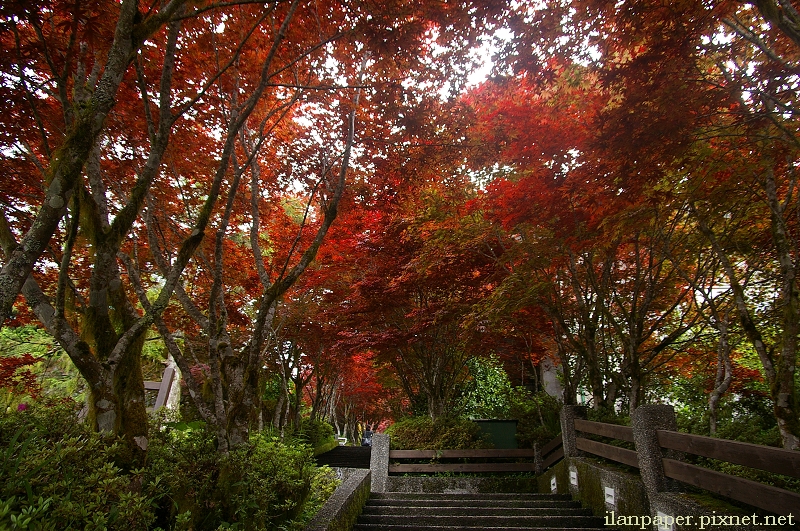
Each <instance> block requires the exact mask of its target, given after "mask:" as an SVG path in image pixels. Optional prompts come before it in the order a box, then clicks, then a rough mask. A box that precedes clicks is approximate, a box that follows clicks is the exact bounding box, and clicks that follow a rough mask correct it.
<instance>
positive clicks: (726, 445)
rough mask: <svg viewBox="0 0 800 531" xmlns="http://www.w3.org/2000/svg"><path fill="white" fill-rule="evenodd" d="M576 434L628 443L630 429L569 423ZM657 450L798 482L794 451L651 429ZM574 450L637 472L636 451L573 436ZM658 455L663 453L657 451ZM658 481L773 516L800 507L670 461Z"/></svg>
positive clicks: (799, 499)
mask: <svg viewBox="0 0 800 531" xmlns="http://www.w3.org/2000/svg"><path fill="white" fill-rule="evenodd" d="M575 430H576V432H582V433H589V434H593V435H600V436H603V437H608V438H611V439H616V440H620V441H627V442H633V441H634V438H633V429H632V428H630V427H627V426H617V425H614V424H604V423H600V422H590V421H587V420H583V419H576V420H575ZM656 435H657V438H658V443H659V447H660V448H661V449H662V450H677V451H679V452H683V453H684V454H692V455H697V456H701V457H707V458H711V459H717V460H719V461H725V462H728V463H734V464H739V465H744V466H747V467H750V468H755V469H759V470H764V471H767V472H772V473H775V474H783V475H787V476H792V477H796V478H800V452H797V451H792V450H783V449H781V448H772V447H769V446H762V445H758V444H749V443H742V442H738V441H728V440H725V439H715V438H713V437H704V436H701V435H691V434H687V433H679V432H676V431H669V430H656ZM575 442H576V444H575V447H576V448H577V449H578V450H581V451H583V452H586V453H589V454H592V455H596V456H599V457H602V458H605V459H609V460H611V461H614V462H617V463H623V464H625V465H628V466H632V467H636V468H638V467H639V462H638V455H637V453H636V451H634V450H630V449H627V448H622V447H619V446H614V445H611V444H606V443H603V442H599V441H594V440H591V439H586V438H583V437H579V436H578V437H576V440H575ZM662 453H663V452H662ZM662 465H663V468H664V476H665V477H668V478H672V479H675V480H678V481H681V482H683V483H686V484H689V485H692V486H695V487H699V488H702V489H705V490H707V491H710V492H714V493H716V494H721V495H723V496H725V497H727V498H730V499H733V500H737V501H740V502H744V503H746V504H749V505H751V506H753V507H758V508H760V509H764V510H766V511H770V512H774V513H777V514H789V513H790V511H792V510H794V511H796V510H797V509H798V508H799V507H800V494H797V493H795V492H791V491H788V490H784V489H780V488H777V487H773V486H770V485H765V484H763V483H759V482H757V481H752V480H749V479H744V478H740V477H738V476H733V475H731V474H725V473H722V472H716V471H714V470H710V469H708V468H704V467H701V466H697V465H692V464H689V463H685V462H683V461H679V460H676V459H668V458H663V459H662Z"/></svg>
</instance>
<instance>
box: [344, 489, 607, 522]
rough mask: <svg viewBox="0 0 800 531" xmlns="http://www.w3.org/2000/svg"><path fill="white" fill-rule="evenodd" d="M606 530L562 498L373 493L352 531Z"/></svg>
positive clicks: (580, 509)
mask: <svg viewBox="0 0 800 531" xmlns="http://www.w3.org/2000/svg"><path fill="white" fill-rule="evenodd" d="M412 529H419V530H425V529H450V530H460V531H505V530H509V531H511V530H515V531H524V530H531V531H533V530H538V531H544V530H554V531H570V530H576V531H577V530H580V531H589V530H598V531H599V530H603V531H610V530H609V528H607V527H604V525H603V519H602V518H597V517H595V516H592V512H591V510H589V509H582V508H581V506H580V503H578V502H574V501H572V500H571V499H570V497H569V496H564V495H558V494H483V493H480V494H474V493H473V494H424V493H402V492H386V493H381V494H378V493H372V494H371V496H370V498H369V500H368V501H367V504H366V505H365V506H364V510H363V512H362V513H361V516H359V518H358V522H357V523H356V525H355V526H354V527H353V531H368V530H381V531H399V530H412Z"/></svg>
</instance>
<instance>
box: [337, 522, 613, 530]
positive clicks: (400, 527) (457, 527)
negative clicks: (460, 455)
mask: <svg viewBox="0 0 800 531" xmlns="http://www.w3.org/2000/svg"><path fill="white" fill-rule="evenodd" d="M417 529H419V530H430V531H436V530H442V531H445V530H446V531H609V528H607V527H555V526H546V527H512V526H500V527H486V526H470V525H448V526H422V527H420V526H418V525H396V524H390V525H384V524H356V525H355V526H353V531H377V530H380V531H413V530H417ZM611 531H613V530H611Z"/></svg>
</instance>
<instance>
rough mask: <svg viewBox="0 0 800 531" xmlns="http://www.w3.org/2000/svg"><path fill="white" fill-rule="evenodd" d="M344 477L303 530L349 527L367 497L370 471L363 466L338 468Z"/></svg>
mask: <svg viewBox="0 0 800 531" xmlns="http://www.w3.org/2000/svg"><path fill="white" fill-rule="evenodd" d="M340 470H342V471H343V474H342V475H343V476H344V477H345V478H346V479H344V481H342V484H341V485H339V487H338V488H337V489H336V491H334V493H333V494H332V495H331V497H330V498H328V501H326V502H325V505H323V506H322V508H320V510H319V512H317V514H316V515H315V516H314V518H313V519H312V520H311V522H310V523H309V524H308V525H307V526H306V528H305V531H335V530H340V529H341V530H344V529H350V528H351V527H352V526H353V523H354V522H355V520H356V518H357V517H358V515H359V514H360V513H361V509H362V507H363V505H364V503H365V502H366V500H367V498H368V497H369V490H368V488H369V484H370V478H371V473H370V471H369V470H366V469H363V468H350V469H340Z"/></svg>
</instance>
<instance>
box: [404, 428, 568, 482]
mask: <svg viewBox="0 0 800 531" xmlns="http://www.w3.org/2000/svg"><path fill="white" fill-rule="evenodd" d="M562 457H564V448H563V444H562V442H561V435H559V436H557V437H556V438H554V439H553V440H552V441H550V442H549V443H547V444H545V445H544V446H543V447H542V448H541V449H539V448H538V447H537V448H533V449H500V448H496V449H481V450H391V451H390V452H389V461H390V463H389V473H390V474H437V473H443V472H459V473H520V472H533V473H536V474H540V473H541V472H542V471H543V470H544V469H546V468H548V467H550V466H552V465H553V464H555V463H556V462H558V460H560V459H561V458H562ZM421 460H429V461H436V462H428V463H398V462H397V461H421ZM456 460H457V461H459V462H453V461H456ZM392 461H394V462H392ZM443 461H444V462H443Z"/></svg>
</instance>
